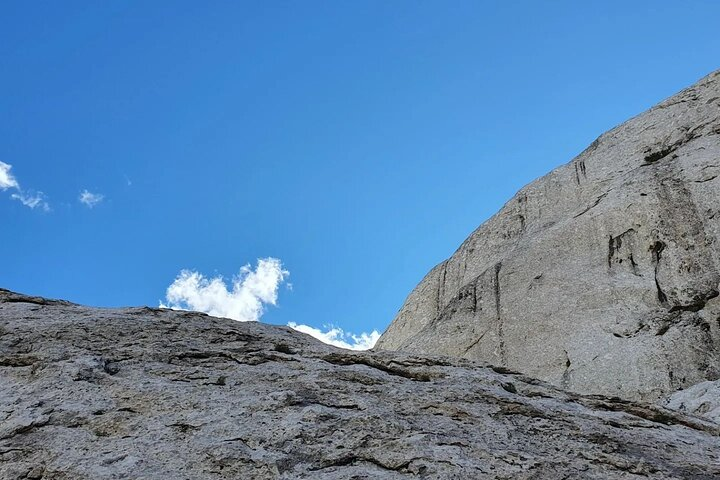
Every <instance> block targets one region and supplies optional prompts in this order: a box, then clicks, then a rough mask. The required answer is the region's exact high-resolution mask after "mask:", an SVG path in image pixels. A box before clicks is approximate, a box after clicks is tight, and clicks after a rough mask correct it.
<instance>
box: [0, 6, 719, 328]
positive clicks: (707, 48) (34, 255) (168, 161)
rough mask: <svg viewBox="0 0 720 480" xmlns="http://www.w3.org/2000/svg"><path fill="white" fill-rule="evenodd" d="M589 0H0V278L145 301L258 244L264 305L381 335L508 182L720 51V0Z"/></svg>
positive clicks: (586, 138) (548, 162) (105, 299)
mask: <svg viewBox="0 0 720 480" xmlns="http://www.w3.org/2000/svg"><path fill="white" fill-rule="evenodd" d="M589 3H590V2H574V1H557V2H534V1H532V2H530V1H526V2H522V1H516V2H480V1H468V2H462V1H459V2H446V1H433V2H418V1H393V2H379V1H377V2H376V1H358V2H349V1H337V2H329V1H324V2H315V1H308V2H182V1H172V2H170V1H167V2H163V1H155V2H131V1H128V2H77V1H67V2H20V1H17V2H7V1H5V2H1V3H0V6H2V15H0V72H2V74H1V75H0V88H1V89H2V92H3V95H2V96H0V162H3V165H6V166H7V167H6V168H5V171H6V172H9V175H11V178H12V179H14V181H15V182H16V183H17V184H18V185H17V186H14V185H10V184H8V183H7V177H6V183H5V184H4V185H5V187H6V188H5V189H4V190H2V189H1V188H0V190H2V191H0V222H1V225H2V228H0V242H1V243H0V245H1V246H2V252H3V256H2V258H3V259H2V265H1V266H0V286H2V287H4V288H9V289H13V290H17V291H22V292H26V293H31V294H35V295H44V296H50V297H60V298H66V299H69V300H72V301H76V302H80V303H85V304H92V305H100V306H120V305H141V304H147V305H153V306H155V305H158V304H159V302H160V301H167V300H166V290H167V289H168V287H169V286H170V285H171V284H173V282H174V281H175V279H176V278H177V277H178V275H180V272H181V271H182V270H184V269H189V270H191V271H193V272H197V274H199V275H203V276H204V277H206V278H207V279H212V278H214V277H216V276H218V275H222V276H223V277H224V278H225V279H226V280H227V281H229V280H231V278H232V277H233V275H236V274H238V272H239V271H240V269H241V267H242V266H243V265H246V264H250V265H251V270H250V271H249V274H251V275H255V274H257V273H258V271H257V270H255V269H256V266H257V265H258V264H257V259H264V258H268V257H272V258H276V259H279V260H280V261H281V262H282V266H281V267H280V270H278V271H276V272H275V274H276V276H275V279H276V280H278V282H277V283H278V291H277V292H275V293H276V295H277V302H276V303H277V306H269V307H268V308H267V311H266V312H265V314H264V316H262V320H263V321H265V322H269V323H275V324H287V323H289V322H295V323H297V324H302V325H306V326H308V327H313V328H318V329H323V328H326V327H324V326H325V325H329V324H332V325H335V326H338V327H341V328H342V329H344V330H346V331H352V332H356V333H359V332H369V331H372V330H378V331H382V330H383V329H384V328H385V327H386V326H387V325H388V323H389V322H390V321H391V319H392V318H393V316H394V314H395V313H396V311H397V310H398V308H399V307H400V306H401V304H402V302H403V300H404V298H405V296H406V295H407V294H408V293H409V292H410V290H411V289H412V288H413V287H414V286H415V285H416V284H417V283H418V282H419V281H420V279H421V278H422V277H423V275H424V274H425V273H426V272H427V271H428V270H429V269H430V268H431V267H432V266H434V265H435V264H437V263H438V262H440V261H442V260H443V259H444V258H446V257H447V256H449V255H450V254H452V252H453V251H454V250H455V248H456V247H457V246H458V245H459V244H460V243H461V242H462V240H463V239H464V238H465V237H466V236H467V235H468V234H469V233H470V232H471V231H472V230H474V229H475V228H476V227H477V226H478V225H479V224H480V223H481V222H482V221H483V220H485V219H487V218H488V217H489V216H490V215H492V214H493V213H494V212H495V211H496V210H497V209H498V208H499V207H500V206H501V205H502V204H503V203H504V202H505V201H507V200H508V199H509V198H510V197H511V196H512V195H513V194H514V193H515V192H516V191H517V190H518V189H519V188H520V187H522V186H523V185H524V184H526V183H528V182H529V181H531V180H532V179H534V178H536V177H538V176H540V175H542V174H544V173H546V172H548V171H549V170H551V169H552V168H554V167H556V166H558V165H561V164H563V163H566V162H567V161H569V160H570V159H571V158H572V157H573V156H574V155H576V154H577V153H579V152H580V151H581V150H582V149H583V148H584V147H585V146H587V145H588V144H589V143H590V142H591V141H592V140H593V139H595V138H596V137H597V136H598V135H599V134H601V133H602V132H604V131H605V130H607V129H609V128H611V127H613V126H615V125H616V124H618V123H620V122H622V121H623V120H625V119H627V118H629V117H630V116H633V115H635V114H638V113H640V112H641V111H643V110H645V109H647V108H648V107H650V106H652V105H653V104H655V103H657V102H658V101H660V100H662V99H663V98H665V97H667V96H669V95H671V94H673V93H675V92H676V91H678V90H680V89H681V88H683V87H685V86H688V85H689V84H691V83H693V82H694V81H696V80H697V79H699V78H700V77H702V76H704V75H706V74H708V73H709V72H711V71H712V70H715V69H717V68H720V55H718V52H720V35H718V33H717V31H718V26H717V19H718V18H720V3H718V2H711V1H688V2H682V3H680V2H674V1H636V2H620V1H607V2H593V5H589ZM10 167H11V168H10ZM2 171H3V170H2V168H0V187H2V185H3V183H2V181H3V180H2V179H3V176H2ZM40 192H41V193H40ZM83 192H87V193H89V194H93V195H97V196H96V197H87V195H86V196H85V200H86V202H85V203H83V202H80V198H81V194H82V193H83ZM13 196H14V197H15V198H13ZM101 197H102V198H101ZM33 199H36V200H35V201H33ZM23 200H24V203H23ZM93 202H94V203H93ZM33 204H34V206H35V208H31V206H33ZM90 204H93V205H90ZM45 205H47V209H46V208H44V206H45ZM91 207H92V208H91ZM283 271H289V276H287V275H286V274H285V273H281V274H279V276H280V277H282V279H283V280H284V281H283V282H282V283H281V282H280V281H279V277H278V272H283ZM253 278H255V277H252V278H250V280H253ZM246 280H247V279H246ZM288 282H290V283H291V288H289V286H288ZM246 283H247V282H246ZM245 287H247V288H250V287H248V285H245ZM247 288H246V289H245V290H244V291H243V292H240V293H242V294H247V292H248V291H253V292H254V291H256V290H257V289H256V290H252V288H250V290H248V289H247ZM272 294H273V292H270V291H268V292H264V293H260V294H258V295H260V297H257V295H256V297H254V298H261V297H262V295H265V297H262V299H263V300H262V302H265V303H272V301H273V300H275V298H274V297H273V295H272ZM262 302H261V303H262Z"/></svg>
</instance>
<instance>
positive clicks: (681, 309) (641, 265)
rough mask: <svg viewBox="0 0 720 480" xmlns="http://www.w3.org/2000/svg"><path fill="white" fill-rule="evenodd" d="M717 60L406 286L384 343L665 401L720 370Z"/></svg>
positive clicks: (525, 193) (535, 185)
mask: <svg viewBox="0 0 720 480" xmlns="http://www.w3.org/2000/svg"><path fill="white" fill-rule="evenodd" d="M719 239H720V72H715V73H713V74H711V75H709V76H707V77H705V78H703V79H702V80H700V81H699V82H698V83H696V84H695V85H693V86H691V87H689V88H687V89H686V90H683V91H682V92H680V93H678V94H677V95H675V96H673V97H671V98H669V99H668V100H665V101H664V102H662V103H660V104H659V105H657V106H655V107H654V108H652V109H650V110H649V111H647V112H645V113H643V114H642V115H639V116H637V117H635V118H633V119H631V120H629V121H627V122H626V123H624V124H622V125H620V126H618V127H616V128H614V129H613V130H611V131H609V132H607V133H605V134H603V135H601V136H600V137H599V138H598V139H597V140H595V141H594V142H593V143H592V144H591V145H590V146H589V147H588V148H587V149H586V150H585V151H584V152H582V153H581V154H580V155H578V156H577V157H576V158H575V159H573V160H572V161H571V162H570V163H568V164H566V165H564V166H561V167H560V168H558V169H556V170H554V171H552V172H551V173H549V174H548V175H546V176H544V177H542V178H540V179H538V180H536V181H534V182H532V183H531V184H529V185H528V186H526V187H524V188H523V189H522V190H520V192H518V193H517V195H516V196H515V197H514V198H513V199H511V200H510V201H509V202H508V203H507V204H506V205H505V206H504V207H503V208H502V209H501V210H500V211H499V212H498V213H497V214H496V215H494V216H493V217H492V218H490V219H489V220H488V221H486V222H485V223H483V224H482V225H481V226H480V227H479V228H478V229H477V230H475V232H473V233H472V234H471V235H470V236H469V237H468V238H467V240H465V242H463V244H462V245H461V246H460V248H459V249H458V250H457V251H456V252H455V253H454V254H453V255H452V256H451V257H450V258H449V259H448V260H446V261H444V262H442V263H441V264H440V265H438V266H436V267H435V268H434V269H432V270H431V271H430V272H429V273H428V274H427V276H426V277H425V278H424V279H423V280H422V282H420V284H419V285H418V286H417V287H416V288H415V289H414V290H413V291H412V293H410V295H409V296H408V298H407V300H406V301H405V304H404V305H403V306H402V308H401V310H400V312H399V313H398V314H397V316H396V318H395V319H394V320H393V322H392V324H391V325H390V327H389V328H388V329H387V331H386V332H385V333H384V334H383V336H382V337H381V339H380V341H379V342H378V344H377V346H376V348H377V349H378V350H405V351H412V352H415V353H420V354H443V355H450V356H455V357H463V358H468V359H475V360H480V361H484V362H488V363H492V364H494V365H500V366H505V367H508V368H512V369H515V370H519V371H522V372H523V373H525V374H528V375H530V376H533V377H537V378H540V379H543V380H545V381H548V382H551V383H553V384H555V385H557V386H560V387H562V388H564V389H569V390H572V391H576V392H583V393H597V394H605V395H617V396H621V397H624V398H630V399H640V400H647V401H656V400H659V399H661V398H662V397H664V396H665V395H667V394H670V393H672V392H674V391H676V390H678V389H682V388H686V387H689V386H691V385H694V384H697V383H700V382H704V381H714V380H717V379H718V378H720V298H719V297H718V292H719V289H720V242H719V241H718V240H719Z"/></svg>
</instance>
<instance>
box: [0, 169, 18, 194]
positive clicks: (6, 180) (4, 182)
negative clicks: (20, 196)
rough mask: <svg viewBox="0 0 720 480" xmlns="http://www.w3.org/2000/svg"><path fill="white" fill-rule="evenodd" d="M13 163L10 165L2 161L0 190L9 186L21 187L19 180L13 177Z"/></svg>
mask: <svg viewBox="0 0 720 480" xmlns="http://www.w3.org/2000/svg"><path fill="white" fill-rule="evenodd" d="M11 169H12V165H8V164H7V163H5V162H0V190H7V189H8V188H20V185H18V182H17V180H15V177H13V175H12V173H10V170H11Z"/></svg>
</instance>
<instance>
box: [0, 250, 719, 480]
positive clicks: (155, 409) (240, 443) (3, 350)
mask: <svg viewBox="0 0 720 480" xmlns="http://www.w3.org/2000/svg"><path fill="white" fill-rule="evenodd" d="M668 248H670V247H668ZM670 295H671V293H670V290H669V289H668V298H669V299H670V298H674V297H670ZM668 301H671V300H668ZM719 429H720V426H718V425H717V424H713V423H711V422H708V421H705V420H702V419H700V418H694V417H690V416H685V415H683V414H680V413H676V412H673V411H671V410H667V409H665V408H662V407H658V406H652V405H649V404H642V403H633V402H629V401H623V400H619V399H617V398H609V397H602V396H582V395H578V394H572V393H566V392H564V391H562V390H559V389H557V388H555V387H553V386H551V385H549V384H546V383H543V382H540V381H537V380H534V379H531V378H529V377H526V376H524V375H521V374H517V373H513V372H512V371H509V370H507V369H504V368H498V367H489V366H486V365H482V364H479V363H476V362H473V361H469V360H463V359H452V358H448V357H437V356H435V357H423V356H416V355H409V354H404V353H394V352H374V353H366V352H363V353H357V352H350V351H344V350H340V349H336V348H333V347H330V346H327V345H323V344H320V343H319V342H317V341H316V340H314V339H312V338H310V337H307V336H305V335H302V334H300V333H297V332H295V331H292V330H290V329H288V328H282V327H274V326H268V325H262V324H258V323H239V322H235V321H232V320H227V319H219V318H213V317H209V316H206V315H202V314H198V313H190V312H176V311H171V310H159V309H152V308H125V309H96V308H87V307H81V306H79V305H74V304H70V303H68V302H62V301H54V300H47V299H44V298H39V297H28V296H23V295H19V294H15V293H12V292H9V291H0V478H2V479H8V480H15V479H45V480H50V479H54V480H61V479H63V480H65V479H67V480H82V479H99V478H104V479H105V478H107V479H113V478H116V479H120V478H132V479H154V480H155V479H187V480H192V479H238V478H243V479H276V478H279V479H291V478H292V479H295V478H308V479H320V480H322V479H349V478H355V479H361V478H366V479H375V478H388V479H401V478H410V477H418V478H432V479H464V478H473V479H502V478H505V479H510V478H512V479H558V478H568V479H569V478H583V479H631V478H640V477H642V478H654V479H670V478H672V479H679V478H693V479H708V480H709V479H711V478H719V477H720V452H718V449H717V445H718V441H719V439H720V437H719V436H718V435H720V430H719Z"/></svg>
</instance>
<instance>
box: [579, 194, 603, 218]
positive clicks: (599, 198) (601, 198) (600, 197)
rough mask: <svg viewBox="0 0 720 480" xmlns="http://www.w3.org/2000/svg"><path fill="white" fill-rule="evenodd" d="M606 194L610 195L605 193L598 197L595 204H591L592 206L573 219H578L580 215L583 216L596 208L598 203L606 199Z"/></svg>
mask: <svg viewBox="0 0 720 480" xmlns="http://www.w3.org/2000/svg"><path fill="white" fill-rule="evenodd" d="M608 193H610V192H605V193H603V194H602V195H600V196H599V197H598V198H597V199H595V202H593V204H592V205H590V206H589V207H587V208H586V209H585V210H583V211H582V212H580V213H578V214H577V215H575V216H574V217H573V218H578V217H579V216H581V215H585V214H586V213H587V212H589V211H590V210H592V209H593V208H595V207H597V206H598V205H599V204H600V202H602V200H603V198H605V197H607V195H608Z"/></svg>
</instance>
